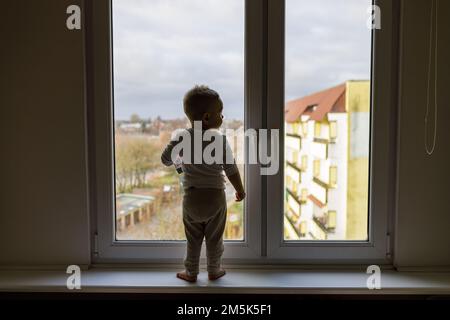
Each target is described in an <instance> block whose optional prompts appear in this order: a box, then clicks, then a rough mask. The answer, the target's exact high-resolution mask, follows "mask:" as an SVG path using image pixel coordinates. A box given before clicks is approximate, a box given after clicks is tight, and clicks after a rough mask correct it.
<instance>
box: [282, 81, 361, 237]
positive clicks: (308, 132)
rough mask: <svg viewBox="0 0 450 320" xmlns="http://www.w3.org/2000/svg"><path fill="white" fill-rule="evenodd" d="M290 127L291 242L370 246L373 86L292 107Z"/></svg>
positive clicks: (333, 91)
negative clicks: (365, 243) (346, 242)
mask: <svg viewBox="0 0 450 320" xmlns="http://www.w3.org/2000/svg"><path fill="white" fill-rule="evenodd" d="M285 121H286V124H285V128H286V137H285V191H286V192H285V198H286V205H285V238H287V239H293V240H298V239H305V240H365V239H366V238H367V221H368V210H367V209H368V188H369V183H368V168H369V163H368V159H369V145H370V143H369V132H370V131H369V129H370V128H369V124H370V83H369V81H354V80H352V81H346V82H345V83H343V84H340V85H338V86H336V87H332V88H329V89H326V90H323V91H320V92H317V93H313V94H311V95H308V96H306V97H302V98H299V99H295V100H292V101H289V102H288V103H287V104H286V110H285Z"/></svg>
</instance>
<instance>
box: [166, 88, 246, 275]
mask: <svg viewBox="0 0 450 320" xmlns="http://www.w3.org/2000/svg"><path fill="white" fill-rule="evenodd" d="M183 105H184V112H185V114H186V115H187V117H188V118H189V120H190V122H191V125H192V127H191V128H189V129H187V130H184V131H183V132H178V134H177V135H176V136H175V137H174V138H172V140H171V141H170V142H169V144H168V145H167V146H166V148H165V149H164V151H163V153H162V155H161V161H162V163H163V164H164V165H166V166H171V165H173V164H174V162H175V159H176V157H177V156H180V157H181V159H182V163H181V169H182V171H183V172H184V177H183V189H184V197H183V224H184V230H185V233H186V240H187V252H186V258H185V260H184V266H185V270H184V271H182V272H179V273H177V277H178V278H180V279H183V280H186V281H189V282H195V281H197V275H198V273H199V259H200V251H201V247H202V243H203V238H205V242H206V256H207V271H208V278H209V280H215V279H218V278H220V277H222V276H223V275H225V270H224V269H223V268H222V266H221V258H222V254H223V250H224V248H223V233H224V230H225V223H226V217H227V201H226V197H225V182H226V181H225V175H226V176H227V177H228V179H229V180H230V182H231V184H232V185H233V187H234V188H235V190H236V201H242V200H243V199H244V198H245V192H244V187H243V185H242V180H241V176H240V174H239V171H238V168H237V166H236V163H235V161H234V158H233V156H232V151H231V148H230V146H229V145H228V142H227V141H226V138H225V137H224V136H223V135H222V134H221V133H220V132H219V131H218V130H215V129H218V128H219V127H220V126H221V125H222V119H223V116H222V110H223V103H222V100H221V99H220V96H219V94H218V93H217V92H216V91H214V90H212V89H210V88H208V87H207V86H195V87H194V88H192V89H191V90H189V91H188V92H187V93H186V95H185V96H184V99H183ZM197 124H201V125H200V126H198V125H197ZM196 131H197V132H196ZM205 132H208V135H209V137H211V139H202V140H201V141H200V143H201V148H199V147H196V146H195V143H198V142H199V141H198V140H197V139H194V136H195V134H200V135H201V136H202V137H203V134H205ZM187 136H189V137H190V139H189V140H190V141H191V144H190V145H191V149H190V150H191V151H192V152H190V154H192V155H193V157H190V159H186V157H187V154H186V153H185V154H184V156H185V157H184V158H183V154H173V153H176V152H173V151H174V148H175V147H176V146H177V145H178V144H179V143H180V142H181V141H180V137H183V139H184V138H185V137H187ZM212 137H213V138H214V139H212ZM216 139H218V141H221V142H223V143H222V147H223V149H222V150H221V151H222V155H223V157H222V160H223V161H220V163H217V162H213V163H211V161H206V163H205V161H204V159H203V157H202V156H203V150H204V149H205V147H207V146H208V145H209V144H210V143H212V142H214V141H216ZM203 140H208V141H206V142H205V141H203ZM175 150H177V149H175ZM181 153H183V152H181ZM199 155H200V156H201V157H202V158H201V161H196V159H198V158H196V157H198V156H199ZM230 157H231V160H232V161H229V159H230ZM194 158H196V159H194ZM215 159H216V158H215Z"/></svg>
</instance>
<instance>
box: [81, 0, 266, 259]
mask: <svg viewBox="0 0 450 320" xmlns="http://www.w3.org/2000/svg"><path fill="white" fill-rule="evenodd" d="M86 10H87V13H86V20H87V21H86V24H87V26H88V28H87V29H88V30H87V32H86V62H87V63H86V65H87V68H86V74H87V90H88V95H87V96H88V98H87V99H88V101H87V108H88V111H87V113H88V118H89V133H88V135H89V144H90V147H89V154H90V172H91V178H90V182H91V183H90V185H91V191H90V193H91V202H92V206H91V212H93V213H94V215H93V216H94V218H93V219H91V223H92V228H91V229H92V236H93V239H94V243H93V245H92V251H93V257H92V258H93V261H94V263H97V264H98V263H127V262H138V263H141V262H142V263H180V261H181V260H182V259H183V258H184V255H185V252H186V242H185V241H123V240H115V238H114V236H115V228H116V226H115V225H116V224H115V222H114V219H115V215H114V210H115V209H114V203H115V201H114V196H115V192H114V181H113V177H114V141H113V137H114V135H113V130H114V127H113V120H114V116H113V104H114V102H113V98H114V95H113V82H112V81H113V70H112V68H113V64H112V59H113V53H112V27H113V23H112V3H111V0H96V1H88V2H87V4H86ZM94 17H95V18H94ZM89 19H90V20H89ZM262 19H263V2H261V1H259V0H246V1H245V57H251V59H245V72H244V74H245V75H244V78H245V88H244V90H245V101H244V105H245V128H256V129H259V128H261V126H262V118H263V111H262V105H263V95H262V92H263V81H264V79H263V74H262V71H263V45H264V43H263V38H262V36H261V35H262V34H263V30H262V27H263V23H262ZM248 34H252V35H257V36H251V37H249V36H248ZM91 88H93V89H92V90H91ZM246 143H247V141H246ZM261 179H262V178H261V175H260V167H259V165H246V166H245V184H246V186H245V187H246V193H247V195H248V197H247V199H246V200H245V203H244V210H245V217H244V219H245V223H244V229H245V230H244V240H243V241H225V252H224V256H223V260H224V262H228V263H233V262H234V261H235V260H254V259H258V258H259V257H260V254H261V245H260V243H261V222H260V221H261V214H260V212H261V211H262V210H261V198H260V195H261V185H262V184H261ZM249 220H251V221H252V223H251V224H250V223H248V221H249ZM202 253H203V254H204V250H203V251H202Z"/></svg>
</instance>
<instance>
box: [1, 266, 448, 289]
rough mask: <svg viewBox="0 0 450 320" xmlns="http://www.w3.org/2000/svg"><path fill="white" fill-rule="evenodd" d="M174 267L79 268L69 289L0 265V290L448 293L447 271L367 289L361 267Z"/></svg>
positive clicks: (390, 277) (54, 275)
mask: <svg viewBox="0 0 450 320" xmlns="http://www.w3.org/2000/svg"><path fill="white" fill-rule="evenodd" d="M176 271H179V269H173V270H172V269H164V270H162V269H160V270H156V269H151V270H150V269H147V270H145V269H117V268H105V269H99V268H93V269H90V270H86V271H82V280H81V285H82V288H81V290H68V289H67V288H66V281H67V277H68V276H69V275H68V274H66V273H65V272H64V271H35V270H20V271H17V270H15V271H8V270H2V271H0V292H79V293H87V292H130V293H240V294H245V293H284V294H423V295H428V294H431V295H432V294H450V273H448V272H447V273H444V272H443V273H438V272H434V273H431V272H397V271H392V270H389V271H382V277H381V287H382V288H381V289H380V290H369V289H367V287H366V281H367V278H368V277H369V275H368V274H365V273H364V272H361V271H342V270H337V271H330V270H328V271H310V270H300V271H296V270H282V269H271V270H254V269H253V270H249V269H227V275H226V276H225V277H224V278H222V279H219V280H217V281H214V282H211V281H208V279H207V275H206V273H205V272H201V273H200V275H199V279H198V281H197V283H196V284H190V283H187V282H184V281H182V280H179V279H177V278H176V277H175V272H176Z"/></svg>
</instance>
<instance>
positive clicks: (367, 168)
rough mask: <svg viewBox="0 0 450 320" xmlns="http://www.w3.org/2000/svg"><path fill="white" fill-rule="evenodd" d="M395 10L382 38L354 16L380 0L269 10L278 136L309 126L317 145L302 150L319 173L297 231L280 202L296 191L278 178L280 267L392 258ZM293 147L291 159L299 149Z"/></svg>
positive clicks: (387, 5) (309, 140)
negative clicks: (295, 125)
mask: <svg viewBox="0 0 450 320" xmlns="http://www.w3.org/2000/svg"><path fill="white" fill-rule="evenodd" d="M395 2H396V1H394V2H387V1H386V2H385V1H376V2H375V3H376V5H378V6H380V7H381V12H383V18H384V19H386V20H384V22H385V23H387V24H386V25H384V26H386V29H383V32H379V31H378V30H376V31H374V30H371V29H369V28H367V26H366V22H367V18H368V16H367V15H366V16H364V15H363V16H359V15H354V14H353V13H354V12H367V11H368V8H369V7H370V6H372V1H370V0H352V1H332V0H331V1H330V0H319V1H314V2H311V1H307V0H286V1H284V5H285V7H284V8H282V9H279V7H278V5H277V4H275V3H272V2H270V1H269V10H268V12H269V45H268V46H269V50H270V51H269V62H268V64H269V74H270V76H269V88H268V90H269V93H268V95H269V101H268V103H269V109H268V116H267V119H268V120H269V121H268V123H269V127H272V128H276V127H277V126H279V127H283V126H281V125H280V122H282V121H283V122H284V125H287V124H288V123H291V122H298V121H301V122H307V123H308V124H309V125H310V127H309V128H310V130H311V133H312V136H313V137H305V136H304V135H303V136H302V144H301V146H300V150H299V151H300V153H301V154H306V155H308V156H310V157H311V158H312V159H311V162H312V165H311V167H310V168H308V169H307V170H306V172H305V174H304V175H302V182H301V188H302V189H307V194H308V196H307V201H306V203H304V204H301V213H302V215H301V216H300V219H299V221H297V222H296V223H295V224H289V219H284V218H283V214H285V213H286V203H279V202H278V201H279V200H278V199H283V198H284V197H283V194H284V193H287V192H289V186H284V185H283V181H284V179H283V177H282V176H274V177H268V188H267V189H268V191H267V192H268V194H270V201H268V202H267V206H268V214H269V216H268V224H269V225H270V226H271V229H270V230H271V232H269V242H268V247H269V253H270V256H271V257H278V258H287V257H290V258H292V257H297V258H298V259H302V261H320V260H321V259H324V258H325V257H329V258H331V259H333V261H335V260H340V261H352V260H353V259H355V258H356V257H357V256H359V257H362V256H364V257H368V256H370V257H372V258H374V257H377V258H379V259H382V260H383V259H386V257H387V254H386V251H385V247H384V245H386V243H387V238H388V236H387V233H388V232H387V226H388V224H387V220H386V211H384V209H385V208H386V207H385V206H386V203H385V202H383V200H382V199H383V197H384V196H385V195H386V190H383V189H382V188H383V186H384V187H386V186H387V184H386V183H387V181H388V180H389V178H388V174H387V171H383V169H381V168H382V167H383V166H382V165H380V162H378V161H380V157H381V154H383V153H385V156H386V157H385V159H387V158H389V157H392V153H389V152H388V151H387V150H388V149H387V148H389V145H390V144H391V142H390V141H389V140H388V139H384V138H387V136H386V135H383V134H381V132H382V131H383V121H386V119H389V117H391V116H392V114H391V113H390V111H389V107H387V106H386V105H384V103H385V102H386V100H385V98H388V97H389V96H390V95H391V94H392V91H391V89H389V88H388V86H384V85H382V84H381V82H382V81H383V80H382V79H388V78H389V77H391V72H392V71H391V70H390V69H388V68H387V66H388V65H390V67H393V68H394V70H395V67H394V66H393V64H394V61H392V60H391V59H390V58H388V56H389V54H392V52H391V51H390V50H391V49H390V48H391V47H390V46H389V45H388V43H389V41H390V40H389V39H390V37H391V36H392V34H395V32H396V31H393V29H392V27H393V24H390V23H391V22H392V18H393V16H392V12H393V11H392V10H393V7H394V6H396V5H397V4H398V3H397V4H395ZM280 6H281V5H280ZM277 9H278V10H277ZM319 12H320V14H318V13H319ZM385 13H386V14H385ZM270 26H271V27H270ZM383 28H384V27H383ZM388 30H389V31H388ZM388 32H391V33H390V34H388ZM270 35H273V36H272V37H270ZM280 35H283V37H284V44H285V45H284V46H283V45H282V44H283V41H281V40H279V39H278V38H277V37H280ZM384 41H387V42H384ZM382 57H383V58H382ZM380 59H386V62H388V65H386V64H385V63H384V62H381V61H382V60H380ZM280 61H281V62H280ZM280 69H281V70H282V71H280ZM384 77H387V78H384ZM280 84H284V87H283V86H282V85H280ZM373 105H376V108H373ZM388 105H390V103H388ZM391 107H392V106H391ZM280 109H282V110H280ZM383 115H384V116H385V118H383ZM382 119H384V120H382ZM384 124H385V122H384ZM337 127H339V131H338V130H337ZM391 133H392V131H391ZM381 136H383V138H381ZM282 137H283V138H285V139H286V137H285V136H284V135H283V136H282ZM286 142H287V140H286ZM286 142H285V143H284V152H288V150H289V149H290V147H291V145H290V144H288V143H286ZM388 154H389V155H388ZM381 162H383V161H381ZM338 167H339V170H337V168H338ZM377 168H378V169H381V171H379V174H380V176H379V175H378V174H374V172H375V171H376V170H377ZM374 170H375V171H374ZM277 230H278V231H277ZM292 230H294V231H295V232H296V234H297V236H295V234H293V232H291V231H292ZM280 231H281V232H280ZM272 233H274V234H272ZM280 233H281V234H284V237H279V234H280ZM287 235H288V236H287ZM375 248H377V249H375ZM318 256H320V258H317V257H318Z"/></svg>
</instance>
